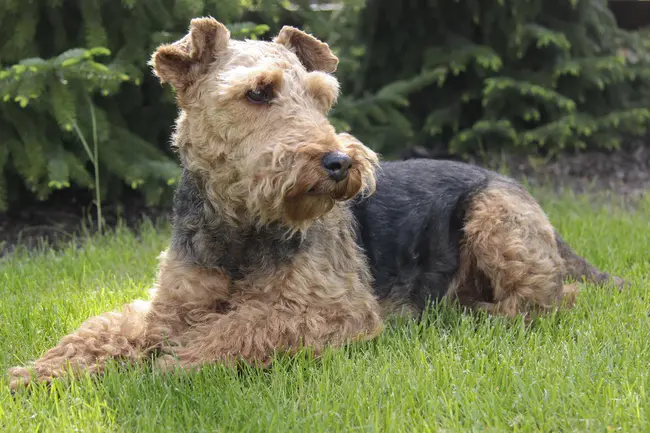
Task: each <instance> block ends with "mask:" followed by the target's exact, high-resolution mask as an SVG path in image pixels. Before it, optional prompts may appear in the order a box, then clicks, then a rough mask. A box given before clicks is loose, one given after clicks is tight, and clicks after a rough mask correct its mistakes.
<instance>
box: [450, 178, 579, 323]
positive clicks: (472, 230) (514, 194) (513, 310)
mask: <svg viewBox="0 0 650 433" xmlns="http://www.w3.org/2000/svg"><path fill="white" fill-rule="evenodd" d="M465 218H466V222H465V226H464V229H463V240H462V242H461V250H460V269H459V270H458V272H457V274H456V277H455V278H454V281H453V282H452V287H451V288H450V291H449V296H451V297H452V298H454V299H457V300H458V301H459V302H460V303H461V304H463V305H468V306H470V307H476V308H481V309H485V310H487V311H489V312H491V313H494V314H500V315H506V316H509V317H514V316H516V315H518V314H524V315H526V316H528V315H529V314H530V313H532V312H540V311H551V310H553V309H556V308H558V307H559V306H561V305H562V304H563V302H564V303H565V304H566V305H567V306H571V305H572V304H573V301H574V298H575V294H576V292H577V285H566V286H565V285H564V283H563V278H562V277H563V275H564V260H563V259H562V257H561V256H560V253H559V250H558V247H557V243H556V240H555V235H554V230H553V227H552V226H551V223H550V222H549V220H548V218H547V216H546V214H545V213H544V211H543V210H542V208H541V207H540V206H539V204H537V202H536V201H535V200H534V199H533V198H532V197H531V196H530V194H529V193H528V192H526V191H525V190H524V189H523V188H521V187H520V186H519V185H515V184H512V183H509V182H506V181H500V180H496V181H492V182H491V184H490V185H489V186H488V187H487V188H486V189H485V190H483V191H481V192H479V193H478V194H476V196H474V197H473V198H472V200H471V202H470V204H469V208H468V211H467V214H466V217H465Z"/></svg>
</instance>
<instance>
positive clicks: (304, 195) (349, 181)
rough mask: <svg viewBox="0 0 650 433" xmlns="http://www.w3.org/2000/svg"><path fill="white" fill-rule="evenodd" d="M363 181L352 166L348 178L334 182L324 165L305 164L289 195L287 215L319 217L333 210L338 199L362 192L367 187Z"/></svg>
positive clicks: (297, 218) (294, 219)
mask: <svg viewBox="0 0 650 433" xmlns="http://www.w3.org/2000/svg"><path fill="white" fill-rule="evenodd" d="M363 181H364V178H363V175H362V172H361V170H360V169H358V168H352V169H350V171H349V173H348V176H347V177H346V179H345V180H343V181H341V182H333V181H331V180H330V179H328V178H327V177H326V175H325V174H324V173H323V169H322V168H321V167H320V166H318V167H305V168H304V169H303V170H302V172H301V173H300V174H299V176H298V178H297V179H296V183H295V184H294V185H293V187H292V188H291V189H290V190H289V191H288V193H287V194H286V196H285V200H284V208H285V212H286V217H287V218H288V219H289V220H290V221H292V222H301V221H310V220H315V219H317V218H319V217H321V216H323V215H325V214H326V213H328V212H329V211H330V210H332V208H333V207H334V206H335V205H336V203H337V202H343V201H346V200H350V199H352V198H354V197H356V196H357V195H359V194H360V193H361V192H362V191H363V190H364V187H365V184H364V182H363Z"/></svg>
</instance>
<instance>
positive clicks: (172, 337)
mask: <svg viewBox="0 0 650 433" xmlns="http://www.w3.org/2000/svg"><path fill="white" fill-rule="evenodd" d="M227 290H228V279H227V278H226V277H225V276H224V275H223V273H221V272H219V271H214V270H206V269H199V268H196V267H192V266H188V265H187V264H185V263H183V262H182V261H180V260H177V259H175V258H174V257H173V255H172V257H168V255H167V254H166V253H163V254H162V255H161V263H160V272H159V276H158V282H157V284H156V288H155V289H154V291H153V293H152V300H151V301H137V302H134V303H132V304H129V305H127V306H126V307H125V308H124V310H123V311H122V312H110V313H105V314H102V315H100V316H97V317H93V318H91V319H88V320H87V321H86V322H84V323H83V324H82V325H81V327H80V328H79V329H78V330H76V331H75V332H73V333H72V334H70V335H67V336H65V337H63V338H62V339H61V341H60V342H59V343H58V344H57V345H56V346H55V347H54V348H52V349H50V350H48V351H47V352H46V353H45V355H43V356H42V357H41V358H40V359H38V360H37V361H35V362H34V363H33V364H32V365H28V366H26V367H15V368H12V369H10V370H9V377H10V386H11V388H12V389H17V388H19V387H20V386H26V385H27V384H29V382H30V381H31V380H32V379H33V380H34V381H38V382H49V381H51V380H52V379H55V378H57V377H60V376H62V375H64V374H66V373H67V372H72V373H82V372H86V373H91V374H92V373H100V372H102V371H103V369H104V365H105V363H106V361H108V360H109V359H114V358H120V359H126V360H129V361H138V360H141V359H143V358H144V357H146V356H147V355H148V354H150V353H151V351H152V350H156V349H160V348H161V347H168V346H173V345H179V344H183V342H182V341H181V340H180V336H181V335H182V334H183V333H184V332H185V331H186V330H187V329H188V328H189V327H190V326H192V325H193V324H195V323H196V322H197V321H199V320H205V318H206V317H213V316H214V317H217V316H219V311H220V310H219V309H220V308H223V301H224V299H225V298H226V296H227ZM211 315H212V316H211Z"/></svg>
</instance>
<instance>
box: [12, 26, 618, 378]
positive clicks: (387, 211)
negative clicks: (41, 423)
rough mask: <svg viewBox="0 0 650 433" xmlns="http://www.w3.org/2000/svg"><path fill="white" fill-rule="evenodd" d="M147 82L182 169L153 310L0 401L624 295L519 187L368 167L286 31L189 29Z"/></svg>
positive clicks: (299, 43) (73, 337)
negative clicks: (610, 289) (481, 313)
mask: <svg viewBox="0 0 650 433" xmlns="http://www.w3.org/2000/svg"><path fill="white" fill-rule="evenodd" d="M151 65H152V66H153V71H154V73H155V75H156V76H157V77H158V78H159V79H160V80H161V82H162V83H169V84H170V85H171V86H172V87H173V89H174V91H175V93H176V100H177V104H178V107H179V113H180V114H179V116H178V119H177V121H176V128H175V132H174V136H173V145H174V146H175V148H176V149H177V150H178V153H179V156H180V161H181V164H182V167H183V172H182V178H181V182H180V184H179V185H178V187H177V190H176V192H175V198H174V209H173V212H174V218H173V234H172V238H171V242H170V245H169V247H168V248H167V250H166V251H165V252H163V253H162V254H161V256H160V266H159V273H158V276H157V280H156V283H155V285H154V288H153V289H152V291H151V296H150V299H149V300H147V301H144V300H142V301H135V302H133V303H131V304H129V305H126V306H125V307H124V308H123V310H122V311H115V312H110V313H106V314H103V315H100V316H98V317H94V318H91V319H89V320H87V321H86V322H84V323H83V324H82V325H81V326H80V328H79V329H77V330H76V331H74V332H73V333H71V334H70V335H67V336H65V337H63V338H62V339H61V340H60V342H59V343H58V344H57V345H56V346H55V347H54V348H52V349H50V350H49V351H47V352H46V353H45V354H44V355H43V356H42V357H41V358H40V359H38V360H36V361H35V362H34V363H33V364H32V365H28V366H24V367H15V368H13V369H11V370H10V386H11V387H12V388H13V389H18V388H20V387H23V386H25V385H27V384H29V383H31V382H49V381H51V380H52V379H54V378H56V377H59V376H62V375H64V374H66V373H67V372H72V373H81V372H87V373H99V372H101V371H103V369H104V367H105V365H106V362H107V361H108V360H110V359H116V358H118V359H127V360H130V361H143V360H151V361H152V362H153V363H154V365H155V366H156V367H157V368H161V369H165V370H170V369H171V370H174V369H176V368H182V369H192V368H200V367H202V366H204V365H206V364H210V363H223V364H226V365H236V364H237V363H239V362H247V363H250V364H253V365H258V366H266V365H268V364H269V363H270V362H271V361H272V359H273V357H274V355H275V354H276V353H280V352H282V353H289V354H291V353H295V352H296V351H298V350H300V349H301V348H309V349H310V350H311V351H313V352H314V353H315V354H316V355H318V354H319V353H320V352H322V350H323V349H325V348H326V347H338V346H341V345H343V344H347V343H349V342H351V341H359V340H369V339H372V338H374V337H375V336H376V335H378V334H379V333H380V332H381V331H382V329H383V328H384V322H385V320H386V318H387V317H389V316H391V315H393V314H411V315H418V314H421V313H422V311H424V310H425V309H426V307H427V305H429V304H430V303H431V302H435V301H437V300H439V299H441V298H443V297H448V298H450V299H453V300H454V301H455V302H457V303H458V304H460V305H461V306H464V307H469V308H472V309H479V310H485V311H488V312H489V313H491V314H498V315H505V316H508V317H514V316H517V315H524V316H526V317H529V316H531V315H533V314H536V313H538V312H547V311H552V310H555V309H557V308H558V307H559V306H561V305H562V304H563V303H565V302H566V303H567V304H571V301H572V299H573V298H574V297H575V294H576V290H577V286H576V285H575V284H567V285H565V283H564V281H565V280H569V279H573V280H579V279H582V280H586V281H588V282H592V283H611V284H613V285H620V284H622V280H620V279H619V278H617V277H612V276H610V275H608V274H606V273H603V272H601V271H599V270H597V269H596V268H594V267H593V266H592V265H590V264H589V263H588V262H587V261H586V260H585V259H584V258H582V257H580V256H578V255H577V254H576V253H575V252H574V251H573V250H572V249H571V248H570V247H569V246H568V245H567V244H566V242H564V241H563V240H562V238H561V237H560V236H559V235H558V233H557V232H556V231H555V230H554V228H553V226H552V225H551V223H550V222H549V220H548V218H547V216H546V215H545V213H544V212H543V210H542V209H541V207H540V206H539V204H538V203H537V202H536V201H535V200H534V199H533V198H532V197H531V195H530V194H529V193H528V192H527V191H526V190H525V189H524V188H523V187H522V186H520V185H519V184H517V183H515V182H514V181H513V180H510V179H508V178H506V177H504V176H501V175H498V174H496V173H494V172H491V171H488V170H485V169H482V168H479V167H476V166H472V165H467V164H463V163H460V162H454V161H437V160H424V159H415V160H409V161H403V162H385V163H381V164H380V163H379V158H378V156H377V155H376V154H375V152H373V151H372V150H371V149H370V148H368V147H366V146H365V145H363V144H362V143H361V142H360V141H359V140H357V139H356V138H355V137H353V136H352V135H350V134H348V133H337V132H336V131H335V130H334V128H333V127H332V126H331V124H330V123H329V122H328V119H327V114H328V112H329V110H330V109H331V107H332V106H333V105H334V103H335V102H336V99H337V97H338V94H339V87H338V82H337V80H336V79H335V78H334V77H333V75H332V73H333V72H335V70H336V68H337V65H338V59H337V57H336V56H335V55H334V54H333V53H332V51H331V50H330V48H329V46H328V45H327V44H326V43H323V42H321V41H319V40H318V39H316V38H315V37H313V36H311V35H309V34H306V33H304V32H302V31H300V30H298V29H296V28H292V27H284V28H282V30H281V31H280V32H279V33H278V35H277V36H276V37H275V38H274V39H273V40H272V41H237V40H232V39H231V38H230V34H229V31H228V30H227V28H226V27H225V26H224V25H223V24H221V23H219V22H218V21H216V20H214V19H212V18H197V19H194V20H192V21H191V24H190V29H189V33H188V34H187V35H186V36H185V37H183V38H182V39H181V40H179V41H177V42H175V43H172V44H165V45H162V46H160V47H159V48H158V49H157V50H156V52H155V53H154V55H153V57H152V60H151Z"/></svg>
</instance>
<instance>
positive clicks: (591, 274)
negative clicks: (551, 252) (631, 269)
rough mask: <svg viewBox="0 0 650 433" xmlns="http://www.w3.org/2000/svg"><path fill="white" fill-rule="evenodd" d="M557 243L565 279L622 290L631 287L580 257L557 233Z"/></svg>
mask: <svg viewBox="0 0 650 433" xmlns="http://www.w3.org/2000/svg"><path fill="white" fill-rule="evenodd" d="M555 241H556V242H557V247H558V250H559V251H560V256H561V257H562V259H563V260H564V267H565V277H568V278H570V279H572V280H576V281H585V282H587V283H592V284H598V285H611V286H614V287H615V288H617V289H619V290H622V289H624V288H626V287H628V286H629V284H630V283H628V282H627V281H625V280H623V279H622V278H619V277H617V276H615V275H611V274H608V273H606V272H603V271H601V270H600V269H598V268H596V267H595V266H594V265H592V264H591V263H589V262H588V261H587V259H585V258H584V257H581V256H579V255H578V254H577V253H576V252H575V251H573V249H572V248H571V247H570V246H569V244H568V243H567V242H566V241H565V240H564V239H562V236H560V234H559V233H558V232H557V231H555Z"/></svg>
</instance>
